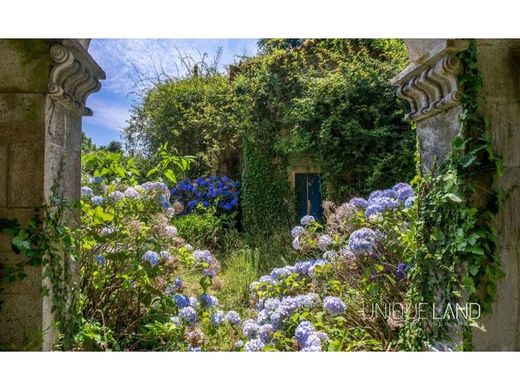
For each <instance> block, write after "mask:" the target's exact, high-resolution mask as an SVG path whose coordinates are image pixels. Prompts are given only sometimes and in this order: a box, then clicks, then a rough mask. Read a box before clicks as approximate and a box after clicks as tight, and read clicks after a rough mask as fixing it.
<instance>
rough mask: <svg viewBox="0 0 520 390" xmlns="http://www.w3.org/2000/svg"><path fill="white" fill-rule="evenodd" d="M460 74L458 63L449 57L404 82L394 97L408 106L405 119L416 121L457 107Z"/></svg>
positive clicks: (460, 66)
mask: <svg viewBox="0 0 520 390" xmlns="http://www.w3.org/2000/svg"><path fill="white" fill-rule="evenodd" d="M461 71H462V64H461V62H460V60H459V59H458V58H457V57H455V56H453V55H448V56H446V57H444V58H442V59H441V60H439V61H438V62H437V63H436V64H435V65H433V66H432V67H429V68H428V69H426V70H424V71H423V72H422V73H420V74H419V75H417V76H414V77H412V78H411V79H409V80H408V81H406V82H404V83H403V84H402V85H401V86H400V87H399V88H398V90H397V96H399V97H400V98H403V99H406V100H407V101H408V102H409V103H410V108H411V110H410V113H408V114H406V116H405V119H406V120H410V121H419V120H422V119H425V118H428V117H430V116H432V115H435V114H436V113H438V112H440V111H443V110H447V109H448V108H450V107H454V106H457V105H458V104H459V103H460V99H461V92H460V90H459V88H458V83H457V76H458V75H459V74H460V72H461Z"/></svg>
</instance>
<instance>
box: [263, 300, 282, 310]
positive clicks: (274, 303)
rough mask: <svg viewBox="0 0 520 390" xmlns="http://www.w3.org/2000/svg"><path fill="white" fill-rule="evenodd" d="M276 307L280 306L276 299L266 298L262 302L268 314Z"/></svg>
mask: <svg viewBox="0 0 520 390" xmlns="http://www.w3.org/2000/svg"><path fill="white" fill-rule="evenodd" d="M278 306H280V300H279V299H278V298H267V299H266V300H265V302H264V308H265V310H267V311H268V312H270V313H272V312H273V311H275V310H276V309H277V308H278Z"/></svg>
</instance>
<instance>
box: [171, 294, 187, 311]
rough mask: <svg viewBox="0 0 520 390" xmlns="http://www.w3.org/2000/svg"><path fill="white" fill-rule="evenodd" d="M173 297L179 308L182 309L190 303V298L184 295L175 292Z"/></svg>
mask: <svg viewBox="0 0 520 390" xmlns="http://www.w3.org/2000/svg"><path fill="white" fill-rule="evenodd" d="M173 299H174V300H175V304H176V305H177V307H178V308H179V309H183V308H185V307H188V306H189V305H190V299H189V298H188V297H187V296H186V295H182V294H176V295H175V296H174V297H173Z"/></svg>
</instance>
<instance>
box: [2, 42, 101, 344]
mask: <svg viewBox="0 0 520 390" xmlns="http://www.w3.org/2000/svg"><path fill="white" fill-rule="evenodd" d="M89 42H90V40H89V39H53V40H48V39H38V40H21V39H17V40H7V39H4V40H0V216H1V217H3V218H13V219H14V218H16V219H17V220H18V221H20V223H22V224H24V223H27V222H28V221H29V220H30V219H31V218H32V216H33V210H34V208H36V207H38V206H41V205H42V204H43V203H44V202H45V201H46V200H47V199H48V197H49V195H50V190H51V186H52V183H53V182H54V180H55V178H56V174H57V170H58V165H59V162H60V161H61V159H62V157H65V159H64V162H65V169H64V174H63V176H62V178H61V180H62V181H63V188H64V190H65V192H66V193H65V195H66V196H67V197H68V198H70V199H71V200H75V199H78V198H79V194H80V157H81V125H82V123H81V122H82V117H83V116H85V115H92V111H91V110H90V109H89V108H88V107H87V106H86V101H87V97H88V95H89V94H91V93H93V92H96V91H98V90H99V89H100V87H101V84H100V81H99V80H103V79H105V73H104V72H103V70H102V69H101V68H100V67H99V66H98V65H97V63H96V62H95V61H94V59H93V58H92V57H91V56H90V55H89V53H88V51H87V49H88V45H89ZM0 256H1V258H2V259H7V261H8V262H15V261H16V256H15V255H14V254H13V253H12V252H11V250H10V243H9V241H8V240H6V237H0ZM30 268H31V269H28V270H27V273H28V275H27V277H26V278H25V279H24V280H23V281H22V282H18V283H12V284H9V285H8V286H6V290H5V291H4V292H3V293H2V294H1V297H0V299H2V301H3V307H2V310H1V311H0V345H3V346H9V348H10V349H12V347H16V346H20V345H21V344H22V343H30V344H29V345H31V348H41V349H44V350H48V349H50V348H51V347H52V344H53V341H54V336H55V335H54V332H53V331H52V326H51V324H52V320H53V317H52V314H51V302H50V299H49V298H44V297H42V295H41V288H42V285H44V284H45V283H46V282H45V280H44V278H43V276H42V269H41V267H40V268H38V267H30Z"/></svg>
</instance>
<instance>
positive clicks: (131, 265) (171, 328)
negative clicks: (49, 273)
mask: <svg viewBox="0 0 520 390" xmlns="http://www.w3.org/2000/svg"><path fill="white" fill-rule="evenodd" d="M170 196H171V195H170V190H169V188H168V187H167V185H166V184H165V183H163V182H161V181H155V182H146V183H143V184H140V185H130V184H123V183H121V182H120V181H118V180H113V181H110V182H107V180H105V179H104V178H103V177H96V176H94V177H86V178H85V180H84V185H83V187H82V188H81V213H82V215H81V216H82V218H81V226H79V227H78V232H79V243H80V249H81V252H80V253H81V256H80V259H81V261H80V264H81V275H82V286H81V302H82V303H81V305H82V306H81V310H82V314H83V318H84V321H85V324H84V326H83V331H82V332H80V333H79V334H78V339H77V348H78V349H96V348H99V349H108V348H110V349H130V350H136V349H166V350H196V349H197V348H199V347H200V343H201V340H199V339H200V338H199V337H198V336H197V335H198V333H197V332H198V331H199V330H198V329H199V328H198V327H197V324H199V323H200V321H201V320H203V319H204V318H206V319H207V321H208V322H209V320H210V317H211V315H212V314H213V311H214V310H215V308H216V307H218V305H219V302H218V299H216V298H215V297H214V296H212V295H210V294H209V290H210V288H212V285H213V283H214V279H215V277H216V275H217V273H218V272H219V268H220V263H219V261H218V260H217V259H216V258H215V256H214V255H213V254H212V253H211V252H210V251H208V250H206V249H204V248H194V247H193V246H192V245H190V243H188V242H186V241H185V240H184V239H183V238H181V237H179V235H178V231H177V228H176V226H175V221H176V218H178V217H179V214H180V212H179V211H178V210H175V208H174V207H172V206H171V203H170ZM186 281H188V282H189V285H187V283H186ZM230 321H231V322H232V320H230ZM96 326H98V327H101V328H102V329H105V330H108V331H107V332H103V333H109V334H110V335H111V342H107V341H106V340H104V338H103V337H101V336H100V335H99V334H96V333H92V332H91V331H90V332H85V331H84V330H85V329H87V328H88V329H94V328H95V327H96ZM89 335H90V336H89ZM92 344H95V345H92Z"/></svg>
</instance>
